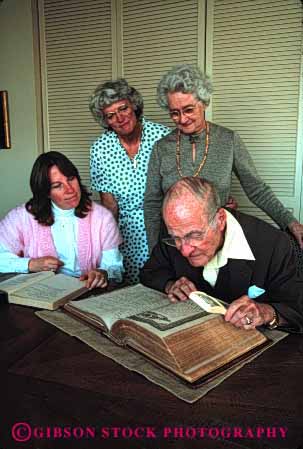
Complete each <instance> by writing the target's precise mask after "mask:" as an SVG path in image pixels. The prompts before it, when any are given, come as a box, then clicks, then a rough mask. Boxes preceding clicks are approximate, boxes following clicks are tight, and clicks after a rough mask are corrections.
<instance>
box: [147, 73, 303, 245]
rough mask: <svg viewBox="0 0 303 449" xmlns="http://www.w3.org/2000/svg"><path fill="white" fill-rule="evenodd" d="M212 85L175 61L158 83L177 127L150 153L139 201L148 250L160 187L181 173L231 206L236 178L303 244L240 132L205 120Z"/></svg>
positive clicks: (302, 230) (301, 229)
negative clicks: (210, 184)
mask: <svg viewBox="0 0 303 449" xmlns="http://www.w3.org/2000/svg"><path fill="white" fill-rule="evenodd" d="M212 91H213V88H212V83H211V80H210V78H209V77H208V76H207V75H205V74H204V73H202V72H201V71H200V69H199V68H198V67H196V66H194V65H187V64H182V65H177V66H175V67H173V68H172V69H171V70H170V71H169V72H167V73H166V74H165V75H164V76H163V77H162V79H161V81H160V83H159V85H158V102H159V104H160V106H161V107H162V108H164V109H167V110H168V112H169V115H170V117H171V119H172V120H173V122H174V123H175V125H176V129H175V130H174V131H172V132H171V133H170V134H169V135H167V136H166V137H164V138H162V139H161V140H159V141H158V142H157V143H156V144H155V147H154V150H153V152H152V155H151V158H150V162H149V168H148V174H147V184H146V192H145V200H144V217H145V226H146V232H147V238H148V244H149V247H150V250H151V249H152V248H153V247H154V245H155V244H156V243H157V240H158V236H159V232H160V223H161V206H162V200H163V197H164V194H165V192H166V191H167V190H168V188H169V187H170V186H171V185H172V184H174V183H175V182H176V181H177V180H178V179H180V178H182V177H184V176H194V177H196V176H203V178H206V179H207V180H208V181H211V182H213V184H214V185H215V187H216V189H217V191H218V193H219V196H220V200H221V205H225V206H226V207H231V208H233V207H234V206H235V203H234V201H233V199H231V198H230V197H229V194H230V186H231V177H232V173H234V174H235V175H236V176H237V178H238V179H239V181H240V183H241V185H242V187H243V189H244V191H245V193H246V194H247V196H248V198H249V199H250V200H251V201H252V202H253V203H254V204H255V205H256V206H258V207H259V208H260V209H262V210H263V211H265V212H266V213H267V214H268V215H269V216H270V217H271V218H272V219H273V220H274V221H275V222H276V223H277V224H278V225H279V226H280V227H281V228H282V229H286V228H288V229H289V230H290V232H291V233H292V234H293V235H294V237H295V238H296V239H297V241H298V242H299V245H301V247H302V246H303V226H302V225H301V224H300V223H299V222H298V221H297V220H296V219H295V217H294V216H293V215H292V213H291V212H290V211H288V210H287V209H286V208H285V207H284V206H283V204H282V203H281V202H280V201H279V200H278V198H277V197H276V196H275V195H274V193H273V192H272V190H271V189H270V187H269V186H268V185H267V184H265V183H264V182H263V180H262V179H261V178H260V176H259V175H258V173H257V171H256V168H255V166H254V163H253V161H252V158H251V157H250V155H249V153H248V151H247V149H246V147H245V145H244V143H243V141H242V140H241V138H240V137H239V135H238V134H237V133H236V132H234V131H232V130H230V129H228V128H224V127H222V126H219V125H216V124H214V123H210V122H207V121H206V120H205V110H206V108H207V106H208V105H209V103H210V97H211V94H212Z"/></svg>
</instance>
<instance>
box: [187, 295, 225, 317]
mask: <svg viewBox="0 0 303 449" xmlns="http://www.w3.org/2000/svg"><path fill="white" fill-rule="evenodd" d="M189 298H190V299H191V300H192V301H194V302H195V303H196V304H197V305H198V306H200V307H202V309H204V310H205V311H206V312H208V313H220V314H221V315H225V312H226V307H225V306H224V305H223V304H222V303H221V302H220V301H219V300H218V299H216V298H213V297H212V296H210V295H207V294H206V293H204V292H199V291H196V292H191V293H190V295H189Z"/></svg>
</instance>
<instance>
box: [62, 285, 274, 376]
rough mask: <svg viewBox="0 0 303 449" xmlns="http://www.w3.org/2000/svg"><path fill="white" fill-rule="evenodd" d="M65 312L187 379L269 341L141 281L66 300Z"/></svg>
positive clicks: (218, 366) (213, 371) (213, 372)
mask: <svg viewBox="0 0 303 449" xmlns="http://www.w3.org/2000/svg"><path fill="white" fill-rule="evenodd" d="M64 310H65V311H67V312H68V313H71V314H72V315H73V316H75V317H77V318H78V319H81V320H84V321H86V322H87V323H89V324H90V325H92V326H94V327H95V328H97V329H99V330H100V331H102V332H103V333H105V334H106V335H107V336H108V337H110V338H111V339H112V340H114V341H115V342H116V343H118V344H120V345H127V346H129V347H130V348H132V349H135V350H137V351H139V352H140V353H142V354H144V355H146V356H148V357H149V358H150V359H152V360H153V361H155V362H157V363H158V364H160V365H161V366H163V367H165V368H167V369H168V370H170V371H172V372H173V373H175V374H177V375H178V376H180V377H181V378H183V379H185V380H186V381H188V382H190V383H195V382H196V381H198V380H200V379H201V378H205V376H207V375H209V374H210V373H211V374H216V373H218V372H219V371H220V370H222V368H223V367H226V366H227V365H228V364H231V363H235V362H236V361H239V360H240V359H241V358H242V357H243V356H244V355H245V354H246V355H247V354H248V353H249V352H251V351H252V350H253V349H254V348H257V347H261V345H262V346H263V345H264V344H266V342H267V339H266V337H265V336H264V335H263V334H262V333H261V332H259V331H257V330H249V331H246V330H243V329H238V328H236V327H234V326H233V325H232V324H230V323H226V322H225V321H224V318H223V317H222V316H221V315H217V314H209V313H207V312H206V311H204V310H202V309H201V308H200V307H199V306H198V305H196V304H195V303H194V302H193V301H191V300H189V301H186V302H178V303H176V304H172V303H170V302H169V301H168V299H167V297H166V296H165V295H164V294H162V293H160V292H158V291H155V290H152V289H150V288H147V287H144V286H142V285H140V284H139V285H135V286H132V287H126V288H123V289H120V290H115V291H113V292H110V293H105V294H103V295H99V296H95V297H90V298H88V299H83V300H79V301H71V302H68V303H67V304H65V305H64Z"/></svg>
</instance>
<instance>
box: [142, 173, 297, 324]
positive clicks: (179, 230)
mask: <svg viewBox="0 0 303 449" xmlns="http://www.w3.org/2000/svg"><path fill="white" fill-rule="evenodd" d="M162 213H163V219H164V222H165V225H166V227H167V231H168V233H169V235H167V233H166V235H165V236H164V235H162V236H160V240H159V242H158V244H157V245H156V246H155V248H154V250H153V252H152V255H151V257H150V259H149V260H148V261H147V262H146V264H145V266H144V267H143V269H142V270H141V282H142V283H143V284H144V285H146V286H148V287H151V288H154V289H157V290H160V291H163V292H165V293H166V294H167V295H168V298H169V300H170V301H172V302H176V301H186V300H188V299H189V295H190V293H191V292H193V291H195V290H201V291H204V292H206V293H208V294H209V295H211V296H214V297H217V298H219V299H221V300H224V301H226V302H227V303H230V305H229V307H228V309H227V312H226V314H225V320H226V321H230V322H231V323H232V324H234V325H235V326H237V327H242V328H244V329H247V330H249V329H252V328H255V327H257V326H261V325H266V326H268V327H269V328H271V329H274V328H276V327H278V326H279V327H281V328H283V329H285V330H287V331H291V332H303V289H302V287H303V282H302V279H299V278H297V276H296V266H295V261H294V257H293V253H292V249H291V245H290V244H289V238H288V236H287V235H286V234H285V233H283V232H282V231H280V230H278V229H275V228H274V227H272V226H271V225H269V224H267V223H265V222H263V221H261V220H259V219H257V218H254V217H251V216H249V215H246V214H243V213H240V212H237V211H227V210H226V209H224V208H222V207H221V206H220V199H219V197H218V194H217V192H216V190H215V188H214V186H213V185H212V184H211V183H210V182H208V181H206V180H205V179H203V178H194V177H186V178H182V179H181V180H179V181H177V182H176V183H175V184H174V185H173V186H172V187H171V188H170V189H169V190H168V191H167V193H166V195H165V198H164V202H163V208H162ZM165 232H166V231H165ZM162 234H164V233H163V232H162ZM250 287H254V291H255V292H256V291H257V292H258V294H259V296H258V297H255V298H252V297H251V296H252V295H249V294H248V291H249V288H250ZM250 291H251V290H250Z"/></svg>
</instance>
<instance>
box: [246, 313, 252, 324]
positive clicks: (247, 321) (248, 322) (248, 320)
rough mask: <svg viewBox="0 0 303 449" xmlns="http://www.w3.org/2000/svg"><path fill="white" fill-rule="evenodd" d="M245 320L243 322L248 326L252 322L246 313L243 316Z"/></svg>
mask: <svg viewBox="0 0 303 449" xmlns="http://www.w3.org/2000/svg"><path fill="white" fill-rule="evenodd" d="M245 321H246V323H245V324H247V325H248V326H249V325H250V324H251V323H252V319H251V318H249V317H248V316H247V315H246V316H245Z"/></svg>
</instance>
